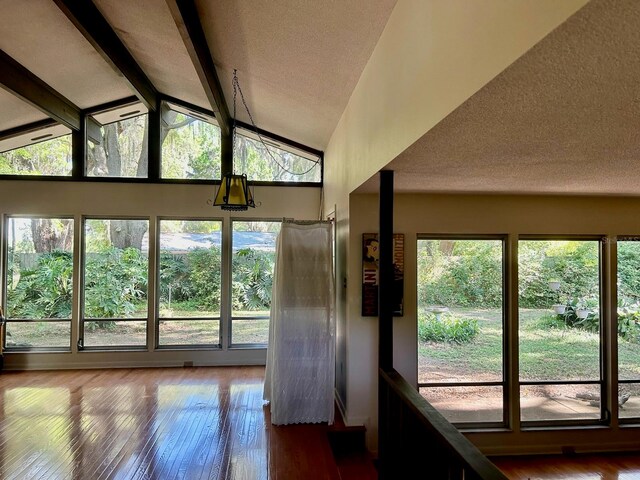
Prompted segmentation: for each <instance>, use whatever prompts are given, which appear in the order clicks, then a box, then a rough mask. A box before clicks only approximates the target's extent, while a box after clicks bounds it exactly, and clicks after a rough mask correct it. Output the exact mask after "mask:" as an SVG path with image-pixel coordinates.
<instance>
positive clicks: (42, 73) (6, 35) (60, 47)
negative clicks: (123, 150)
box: [0, 0, 132, 108]
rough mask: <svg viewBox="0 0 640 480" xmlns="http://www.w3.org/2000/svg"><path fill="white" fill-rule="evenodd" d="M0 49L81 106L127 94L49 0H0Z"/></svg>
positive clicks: (99, 102) (96, 54) (105, 64)
mask: <svg viewBox="0 0 640 480" xmlns="http://www.w3.org/2000/svg"><path fill="white" fill-rule="evenodd" d="M0 11H1V12H2V15H0V49H2V50H4V51H5V52H6V53H7V54H8V55H9V56H11V57H13V59H14V60H16V61H17V62H18V63H20V64H21V65H22V66H24V67H25V68H27V69H28V70H30V71H31V72H32V73H34V74H35V75H36V76H38V77H39V78H40V79H42V80H43V81H44V82H45V83H47V84H49V85H50V86H51V87H53V88H54V89H55V90H57V91H58V92H59V93H61V94H62V95H63V96H65V97H67V98H68V99H69V100H71V101H72V102H73V103H75V104H76V105H77V106H79V107H80V108H88V107H92V106H95V105H99V104H101V103H106V102H109V101H112V100H117V99H120V98H124V97H128V96H131V94H132V93H131V90H129V88H128V87H127V85H126V83H125V82H124V80H123V79H122V78H121V77H119V76H118V75H116V73H115V72H114V71H113V70H112V69H111V67H110V66H109V65H108V64H107V63H106V62H105V61H104V60H103V59H102V57H100V55H99V54H98V53H97V52H96V51H95V50H94V49H93V47H92V46H91V44H90V43H89V42H88V41H87V40H86V39H85V38H84V37H83V36H82V34H81V33H80V32H78V31H77V30H76V28H75V27H74V26H73V24H72V23H71V22H70V21H69V20H68V19H67V17H66V16H65V15H64V14H63V13H62V12H61V11H60V9H58V7H57V6H56V5H55V3H53V2H52V1H51V0H23V1H16V0H0Z"/></svg>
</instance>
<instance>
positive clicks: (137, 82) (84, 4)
mask: <svg viewBox="0 0 640 480" xmlns="http://www.w3.org/2000/svg"><path fill="white" fill-rule="evenodd" d="M53 1H54V2H55V4H56V5H57V6H58V8H60V10H62V12H63V13H64V14H65V15H66V16H67V18H68V19H69V20H70V21H71V23H73V25H74V26H75V27H76V28H77V29H78V31H80V33H82V35H84V37H85V38H86V39H87V40H88V41H89V43H90V44H91V45H92V46H93V48H95V49H96V51H97V52H98V53H99V54H100V55H101V56H102V58H103V59H104V60H105V61H106V62H107V63H108V64H109V65H111V68H113V70H115V72H116V73H117V74H118V75H121V76H122V77H124V79H125V80H126V82H127V83H128V84H129V87H130V88H131V90H132V91H133V93H134V95H135V96H136V97H138V98H139V99H140V101H141V102H142V103H143V104H144V105H145V106H146V107H147V108H148V109H149V110H154V111H155V109H156V108H157V99H158V91H157V90H156V88H155V87H154V86H153V84H152V83H151V81H150V80H149V78H148V77H147V75H146V74H145V73H144V71H143V70H142V68H141V67H140V65H138V63H137V62H136V61H135V59H134V58H133V56H132V55H131V53H129V50H128V49H127V47H126V46H125V45H124V43H122V40H120V37H118V35H117V34H116V32H114V30H113V28H111V25H109V22H107V20H106V19H105V18H104V17H103V16H102V14H101V13H100V11H99V10H98V8H97V7H96V6H95V5H94V3H93V2H92V1H91V0H53Z"/></svg>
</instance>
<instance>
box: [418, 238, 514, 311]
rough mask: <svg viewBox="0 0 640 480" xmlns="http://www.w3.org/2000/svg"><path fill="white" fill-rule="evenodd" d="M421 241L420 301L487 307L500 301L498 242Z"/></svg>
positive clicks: (500, 273)
mask: <svg viewBox="0 0 640 480" xmlns="http://www.w3.org/2000/svg"><path fill="white" fill-rule="evenodd" d="M421 243H422V245H424V247H423V248H421V251H420V252H419V253H418V272H419V275H420V278H419V279H418V297H419V303H420V305H448V306H459V307H469V306H474V307H486V308H491V307H499V306H500V305H501V304H502V257H501V249H500V245H499V243H498V242H486V241H474V240H456V241H442V242H441V241H439V240H429V241H422V242H421ZM443 243H444V245H443Z"/></svg>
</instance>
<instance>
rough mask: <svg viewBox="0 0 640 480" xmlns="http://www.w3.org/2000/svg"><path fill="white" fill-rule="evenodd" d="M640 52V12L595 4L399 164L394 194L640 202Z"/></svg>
mask: <svg viewBox="0 0 640 480" xmlns="http://www.w3.org/2000/svg"><path fill="white" fill-rule="evenodd" d="M639 49H640V2H638V1H637V0H592V1H591V2H590V3H589V4H587V5H586V6H585V7H584V8H583V9H581V10H580V11H578V12H577V13H576V14H575V15H574V16H572V17H571V18H569V19H568V20H567V21H566V22H565V23H564V24H562V25H561V26H560V27H558V28H557V29H556V30H555V31H554V32H552V33H551V34H550V35H549V36H547V37H545V38H544V39H543V40H542V41H541V42H540V43H539V44H537V45H536V46H534V47H533V48H532V49H531V50H530V51H529V52H527V53H526V54H525V55H524V56H523V57H521V58H520V59H518V60H517V61H516V62H514V63H513V64H512V65H511V66H510V67H509V68H507V69H506V70H505V71H504V72H502V73H501V74H500V75H499V76H497V77H496V78H495V79H494V80H493V81H491V82H490V83H489V84H487V85H486V86H485V87H484V88H483V89H481V90H480V91H479V92H478V93H477V94H475V95H474V96H473V97H471V98H470V99H469V100H468V101H467V102H465V103H464V104H463V105H462V106H460V107H459V108H458V109H457V110H456V111H454V112H453V113H451V114H450V115H449V116H448V117H447V118H445V119H444V120H443V121H442V122H440V123H439V124H438V125H437V126H436V127H434V128H433V129H432V130H431V131H429V132H427V133H426V134H425V135H424V136H423V137H422V138H421V139H420V140H418V141H417V142H416V143H415V144H413V145H412V146H411V147H409V148H408V149H407V150H405V151H404V152H403V153H402V154H400V155H399V156H398V157H397V158H396V159H395V160H393V161H392V162H391V163H390V164H389V165H388V168H389V169H391V170H394V171H395V172H396V173H395V175H394V176H395V182H394V183H395V188H396V191H403V192H419V191H423V192H424V191H428V192H505V193H506V192H509V193H560V194H632V195H638V194H640V133H639V131H640V80H639V79H640V55H639V52H640V50H639ZM377 183H378V180H377V178H372V179H371V180H369V181H368V182H367V183H365V184H364V185H363V186H362V187H360V188H359V189H358V191H361V192H365V191H376V190H377Z"/></svg>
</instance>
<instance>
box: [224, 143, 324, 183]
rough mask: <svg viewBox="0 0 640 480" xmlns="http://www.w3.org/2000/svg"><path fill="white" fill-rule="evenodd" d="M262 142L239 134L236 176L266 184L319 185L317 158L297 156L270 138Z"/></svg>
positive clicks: (235, 167) (236, 146) (235, 156)
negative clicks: (241, 175) (307, 183)
mask: <svg viewBox="0 0 640 480" xmlns="http://www.w3.org/2000/svg"><path fill="white" fill-rule="evenodd" d="M262 140H263V141H264V144H263V143H262V142H261V141H260V140H259V137H258V136H257V135H255V134H253V133H250V132H245V133H237V134H236V140H235V142H236V144H235V152H234V159H233V166H234V169H235V171H236V172H237V173H245V174H246V175H247V178H248V179H249V180H259V181H266V182H320V180H321V176H322V171H321V170H322V166H321V163H320V159H319V158H318V157H313V156H309V155H306V154H304V155H303V152H297V153H294V152H292V151H291V149H287V148H286V147H285V146H283V145H279V144H277V143H276V142H274V141H273V140H271V139H269V138H267V137H262ZM265 145H266V147H265Z"/></svg>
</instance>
